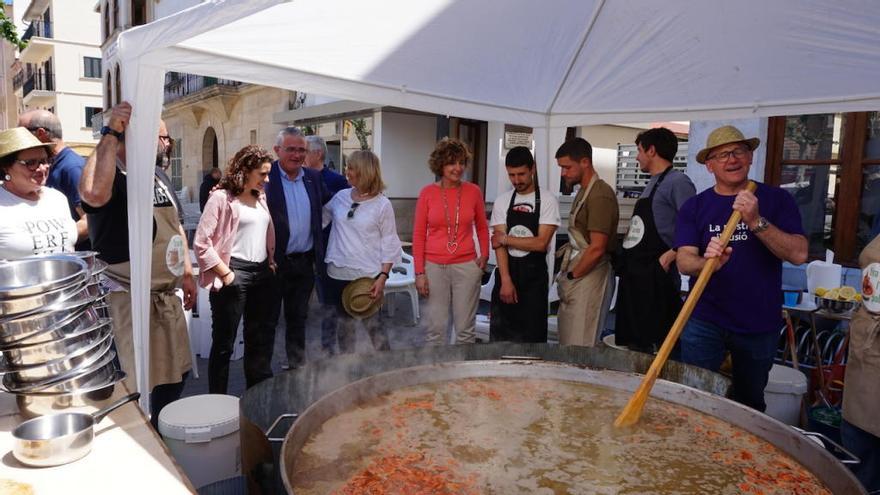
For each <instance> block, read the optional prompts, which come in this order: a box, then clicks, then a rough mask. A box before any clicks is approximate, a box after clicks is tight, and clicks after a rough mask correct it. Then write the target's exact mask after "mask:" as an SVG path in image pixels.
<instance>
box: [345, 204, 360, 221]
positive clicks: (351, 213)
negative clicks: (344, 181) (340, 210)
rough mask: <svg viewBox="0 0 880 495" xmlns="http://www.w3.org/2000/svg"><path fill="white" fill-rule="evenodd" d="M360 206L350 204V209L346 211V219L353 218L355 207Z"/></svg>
mask: <svg viewBox="0 0 880 495" xmlns="http://www.w3.org/2000/svg"><path fill="white" fill-rule="evenodd" d="M360 205H361V204H360V203H352V204H351V209H350V210H348V215H347V216H348V218H352V217H354V210H357V207H358V206H360Z"/></svg>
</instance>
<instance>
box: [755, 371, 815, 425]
mask: <svg viewBox="0 0 880 495" xmlns="http://www.w3.org/2000/svg"><path fill="white" fill-rule="evenodd" d="M805 393H807V377H806V375H804V374H803V373H801V372H800V371H798V370H796V369H794V368H789V367H788V366H780V365H778V364H774V365H773V367H772V368H770V379H769V380H768V381H767V387H766V388H765V389H764V401H765V402H766V403H767V410H766V411H764V413H765V414H767V415H768V416H770V417H772V418H776V419H778V420H779V421H782V422H783V423H785V424H789V425H794V426H797V425H798V423H799V422H800V421H799V420H800V414H801V401H802V400H803V397H804V394H805Z"/></svg>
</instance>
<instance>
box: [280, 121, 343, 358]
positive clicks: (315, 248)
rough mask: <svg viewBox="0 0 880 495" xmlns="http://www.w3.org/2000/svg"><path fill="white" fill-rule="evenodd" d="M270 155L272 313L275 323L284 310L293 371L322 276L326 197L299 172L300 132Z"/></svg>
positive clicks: (288, 131)
mask: <svg viewBox="0 0 880 495" xmlns="http://www.w3.org/2000/svg"><path fill="white" fill-rule="evenodd" d="M274 149H275V154H276V155H278V160H277V161H275V162H274V163H273V164H272V170H271V172H270V173H269V187H268V189H267V191H266V200H267V202H268V204H269V212H270V213H271V214H272V221H273V222H274V224H275V261H276V263H277V264H278V282H279V284H278V285H279V291H278V295H279V296H280V297H279V298H278V299H277V300H276V301H273V303H272V312H273V313H274V317H275V319H276V321H277V318H278V316H280V310H281V307H282V306H283V308H284V319H285V321H286V324H287V329H286V333H285V336H286V338H285V349H286V351H287V365H288V367H290V368H296V367H297V366H299V365H300V364H302V362H303V360H304V356H305V327H306V315H307V314H308V308H309V298H310V297H311V294H312V288H313V287H314V285H315V275H316V274H317V275H318V276H319V277H321V276H323V275H324V270H325V265H324V250H325V246H324V236H323V235H322V233H321V208H322V206H323V205H324V203H326V202H327V201H329V199H330V196H329V194H328V193H327V189H326V188H325V187H324V181H323V180H322V179H321V174H320V173H319V172H316V171H314V170H311V169H309V168H307V167H303V162H304V161H305V157H306V152H307V151H308V150H307V148H306V139H305V136H303V134H302V132H301V131H300V130H299V129H297V128H295V127H287V128H285V129H283V130H282V131H281V132H280V133H279V134H278V139H277V140H276V142H275V147H274ZM316 272H317V273H316ZM282 301H283V305H282Z"/></svg>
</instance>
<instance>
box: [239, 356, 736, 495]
mask: <svg viewBox="0 0 880 495" xmlns="http://www.w3.org/2000/svg"><path fill="white" fill-rule="evenodd" d="M505 356H529V357H533V358H540V359H544V360H548V361H554V362H563V363H570V364H572V365H574V366H578V367H591V368H601V369H612V370H619V371H625V372H633V373H644V372H646V371H647V370H648V368H649V367H650V366H651V362H652V361H653V356H651V355H648V354H643V353H640V352H632V351H618V350H615V349H609V348H607V347H579V346H559V345H555V344H520V343H513V342H494V343H489V344H468V345H450V346H429V347H420V348H410V349H402V350H397V351H393V352H376V353H371V354H359V355H355V354H346V355H341V356H336V357H334V358H332V359H323V360H317V361H312V362H309V363H306V365H305V366H302V367H299V368H297V369H295V370H291V371H288V372H285V373H281V374H277V375H275V376H274V377H272V378H270V379H268V380H264V381H263V382H261V383H259V384H258V385H256V386H254V387H251V388H249V389H248V390H246V391H245V393H244V395H243V396H242V398H241V401H240V402H239V404H240V408H241V416H240V418H241V430H240V431H241V433H240V435H241V444H242V472H243V473H246V475H247V476H248V486H249V488H250V493H282V492H283V490H284V487H283V484H282V482H281V475H280V473H279V470H278V466H279V465H280V462H279V461H278V455H279V451H280V447H281V442H282V440H283V437H281V438H277V439H276V438H273V435H272V434H271V432H269V430H270V429H272V428H271V425H272V424H273V421H275V420H276V418H278V416H279V415H281V414H283V413H296V412H300V411H304V410H305V409H306V408H307V407H308V406H309V405H311V404H312V403H314V402H315V401H317V400H318V399H320V398H321V397H323V396H325V395H327V394H329V393H330V392H332V391H334V390H336V389H338V388H340V387H343V386H345V385H347V384H349V383H351V382H354V381H356V380H359V379H361V378H364V377H368V376H372V375H375V374H378V373H382V372H386V371H389V370H396V369H401V368H408V367H412V366H419V365H430V364H436V363H448V362H463V361H477V360H487V359H492V360H494V359H501V358H502V357H505ZM660 377H661V378H663V379H665V380H671V381H675V382H679V383H683V384H686V385H688V386H690V387H695V388H697V389H699V390H703V391H706V392H709V393H712V394H717V395H721V396H724V395H726V394H727V393H728V390H729V389H730V380H729V379H728V378H726V377H724V376H722V375H720V374H718V373H713V372H711V371H708V370H706V369H703V368H698V367H696V366H688V365H685V364H682V363H679V362H674V361H670V362H668V363H667V364H666V366H664V368H663V370H662V372H661V375H660ZM294 416H295V414H294ZM284 426H289V423H285V424H284ZM267 432H268V433H267Z"/></svg>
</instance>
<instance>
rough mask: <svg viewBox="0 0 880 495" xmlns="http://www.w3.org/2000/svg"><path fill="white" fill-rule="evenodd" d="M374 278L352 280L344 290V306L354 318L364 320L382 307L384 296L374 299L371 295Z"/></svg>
mask: <svg viewBox="0 0 880 495" xmlns="http://www.w3.org/2000/svg"><path fill="white" fill-rule="evenodd" d="M373 282H375V280H374V279H372V278H370V277H361V278H359V279H356V280H352V281H351V282H349V284H348V285H346V286H345V289H343V290H342V307H343V308H344V309H345V312H346V313H348V314H350V315H351V316H352V317H353V318H355V319H358V320H362V319H364V318H369V317H370V316H373V315H374V314H376V312H377V311H379V308H380V307H382V297H381V296H380V297H377V298H376V299H373V298H371V297H370V288H372V287H373Z"/></svg>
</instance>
